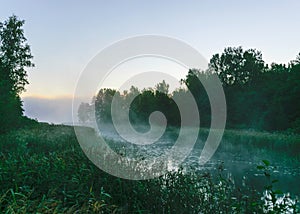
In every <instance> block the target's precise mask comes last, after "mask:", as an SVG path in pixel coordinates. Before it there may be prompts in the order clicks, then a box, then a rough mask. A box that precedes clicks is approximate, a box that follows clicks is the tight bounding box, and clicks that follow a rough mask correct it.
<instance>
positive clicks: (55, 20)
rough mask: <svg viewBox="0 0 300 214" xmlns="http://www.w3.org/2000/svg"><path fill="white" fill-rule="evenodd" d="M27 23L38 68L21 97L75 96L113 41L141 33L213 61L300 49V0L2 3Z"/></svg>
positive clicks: (283, 57)
mask: <svg viewBox="0 0 300 214" xmlns="http://www.w3.org/2000/svg"><path fill="white" fill-rule="evenodd" d="M0 5H1V7H0V19H1V20H2V21H3V20H5V19H7V17H9V16H10V15H12V14H15V15H17V16H18V17H19V18H21V19H24V20H25V21H26V23H25V26H24V29H25V34H26V37H27V39H28V43H29V44H30V46H31V49H32V54H33V55H34V63H35V64H36V67H35V68H33V69H30V70H29V73H28V74H29V82H30V85H28V86H27V92H26V93H24V94H23V95H22V96H33V95H35V96H40V97H57V96H72V94H73V92H74V88H75V85H76V81H77V79H78V76H79V74H80V72H81V71H82V70H83V69H84V67H85V66H86V65H87V63H88V62H89V61H90V60H91V59H92V58H93V57H94V56H95V55H96V54H97V53H98V52H99V51H100V50H102V49H103V48H105V47H107V46H108V45H110V44H111V43H113V42H115V41H118V40H120V39H124V38H127V37H131V36H136V35H142V34H158V35H167V36H170V37H175V38H178V39H181V40H183V41H185V42H187V43H188V44H190V45H192V46H193V47H194V48H196V49H197V50H198V51H199V52H200V53H201V54H203V56H204V57H205V58H206V59H207V60H209V59H210V57H211V56H212V55H213V54H215V53H220V52H222V51H223V49H224V48H225V47H228V46H239V45H241V46H243V47H244V48H245V49H246V48H256V49H258V50H260V51H261V52H262V54H263V59H264V60H265V61H266V62H267V63H271V62H278V63H288V62H289V61H290V60H292V59H295V57H296V55H297V54H298V53H299V52H300V41H299V38H300V29H299V21H300V13H299V9H300V1H296V0H295V1H270V0H269V1H232V0H229V1H215V0H213V1H212V0H205V1H37V0H36V1H34V0H28V1H21V0H20V1H16V0H11V1H3V0H1V1H0Z"/></svg>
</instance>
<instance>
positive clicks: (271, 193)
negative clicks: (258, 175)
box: [257, 160, 299, 213]
mask: <svg viewBox="0 0 300 214" xmlns="http://www.w3.org/2000/svg"><path fill="white" fill-rule="evenodd" d="M262 162H263V165H258V166H257V169H259V170H262V171H263V173H264V175H265V177H266V180H267V184H266V186H265V192H264V195H263V197H262V200H263V201H264V204H263V211H264V213H298V211H299V210H298V208H297V199H294V200H293V199H291V197H290V195H289V194H283V192H282V191H281V190H280V189H276V188H275V184H276V183H278V182H279V181H278V180H276V179H272V171H273V169H274V168H275V167H274V166H272V165H271V163H270V162H269V161H268V160H262Z"/></svg>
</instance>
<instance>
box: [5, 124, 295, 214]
mask: <svg viewBox="0 0 300 214" xmlns="http://www.w3.org/2000/svg"><path fill="white" fill-rule="evenodd" d="M232 132H234V131H232ZM238 133H239V132H236V133H231V132H226V133H225V139H226V138H228V137H229V136H227V135H230V136H231V137H232V136H234V138H236V140H237V141H238V140H239V138H238V136H239V135H238ZM252 137H253V136H252V135H250V136H249V138H252ZM267 137H268V136H267ZM253 139H255V137H253ZM262 139H265V138H264V137H262ZM260 141H263V140H259V141H257V142H260ZM255 142H256V141H255ZM257 142H256V143H257ZM287 142H288V141H287ZM274 145H275V146H277V144H276V143H275V144H274ZM287 145H288V146H290V145H291V144H290V143H287ZM279 146H280V145H279ZM292 146H293V145H292ZM0 160H1V162H0V212H2V213H74V212H77V213H199V212H201V213H220V212H222V213H254V212H256V213H261V212H262V210H263V209H264V202H263V201H262V200H261V197H262V193H261V192H257V191H256V190H255V189H253V188H250V187H247V186H243V187H236V186H234V184H233V183H232V182H231V181H230V179H226V178H224V177H223V176H222V171H221V169H220V168H219V170H218V168H217V169H216V171H215V173H203V174H194V173H192V172H191V173H187V174H185V173H183V172H182V171H180V170H179V171H178V172H170V173H168V174H166V175H165V176H162V177H160V178H157V179H153V180H146V181H130V180H123V179H120V178H116V177H113V176H111V175H109V174H107V173H105V172H103V171H101V170H100V169H98V168H97V167H95V166H94V165H93V164H92V163H91V162H90V161H89V160H88V159H87V157H86V156H85V155H84V153H83V152H82V150H81V148H80V146H79V144H78V142H77V140H76V136H75V134H74V130H73V128H72V127H69V126H59V125H47V124H38V125H36V126H35V127H31V128H27V129H26V128H24V129H20V130H18V131H14V132H11V133H8V134H5V135H1V136H0Z"/></svg>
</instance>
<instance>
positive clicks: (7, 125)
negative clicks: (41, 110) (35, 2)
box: [0, 15, 34, 132]
mask: <svg viewBox="0 0 300 214" xmlns="http://www.w3.org/2000/svg"><path fill="white" fill-rule="evenodd" d="M23 25H24V21H23V20H19V19H18V18H17V17H16V16H15V15H13V16H11V17H9V18H8V20H6V21H4V22H3V23H1V22H0V132H5V131H8V130H10V129H12V128H14V127H18V126H19V125H20V123H21V119H22V114H23V109H22V102H21V99H20V94H21V92H22V91H24V90H25V85H26V84H28V81H27V71H26V68H28V67H33V66H34V64H33V63H32V61H31V60H32V58H33V57H32V55H31V53H30V47H29V45H28V44H27V43H26V38H25V35H24V30H23V28H22V27H23Z"/></svg>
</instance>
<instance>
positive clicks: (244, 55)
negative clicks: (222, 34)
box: [209, 47, 265, 85]
mask: <svg viewBox="0 0 300 214" xmlns="http://www.w3.org/2000/svg"><path fill="white" fill-rule="evenodd" d="M264 67H265V64H264V61H263V60H262V54H261V52H259V51H257V50H255V49H249V50H246V51H244V50H243V49H242V47H236V48H234V47H228V48H225V49H224V52H223V53H222V54H221V55H220V54H215V55H213V56H212V58H211V60H210V63H209V68H210V69H212V70H214V71H215V72H217V74H218V76H219V78H220V80H221V81H222V83H223V84H224V85H242V84H245V83H246V82H248V81H250V80H252V79H255V78H257V76H258V75H259V74H260V73H262V72H263V69H264Z"/></svg>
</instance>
